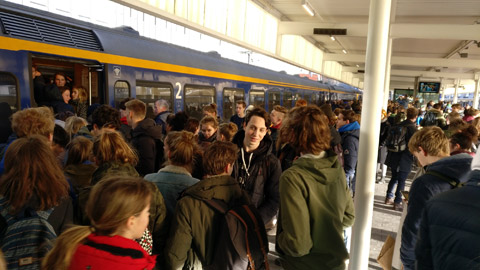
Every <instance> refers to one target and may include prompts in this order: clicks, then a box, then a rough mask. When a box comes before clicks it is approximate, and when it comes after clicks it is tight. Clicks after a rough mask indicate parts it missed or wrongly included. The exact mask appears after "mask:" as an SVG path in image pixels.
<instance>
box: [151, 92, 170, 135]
mask: <svg viewBox="0 0 480 270" xmlns="http://www.w3.org/2000/svg"><path fill="white" fill-rule="evenodd" d="M169 107H170V106H169V105H168V102H167V101H166V100H164V99H159V100H157V101H155V104H154V106H153V113H154V114H155V123H156V124H157V126H161V127H162V133H163V135H165V134H167V117H168V116H169V115H170V112H169V111H168V109H169Z"/></svg>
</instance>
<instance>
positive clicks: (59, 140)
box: [52, 125, 70, 161]
mask: <svg viewBox="0 0 480 270" xmlns="http://www.w3.org/2000/svg"><path fill="white" fill-rule="evenodd" d="M69 142H70V136H69V135H68V133H67V132H66V131H65V129H64V128H62V127H61V126H59V125H55V128H54V130H53V140H52V150H53V153H54V154H55V156H56V157H57V158H58V159H59V160H60V161H63V158H64V153H65V148H66V147H67V144H68V143H69Z"/></svg>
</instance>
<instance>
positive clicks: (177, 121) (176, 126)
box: [167, 111, 189, 132]
mask: <svg viewBox="0 0 480 270" xmlns="http://www.w3.org/2000/svg"><path fill="white" fill-rule="evenodd" d="M188 118H189V117H188V115H187V113H186V112H183V111H180V112H177V113H176V114H174V115H172V114H171V115H169V116H168V117H167V132H170V131H182V130H184V129H185V124H186V123H187V121H188Z"/></svg>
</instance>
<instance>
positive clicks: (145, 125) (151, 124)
mask: <svg viewBox="0 0 480 270" xmlns="http://www.w3.org/2000/svg"><path fill="white" fill-rule="evenodd" d="M138 136H150V137H152V138H154V139H159V140H161V139H162V127H161V126H157V125H156V123H155V121H153V119H150V118H146V119H144V120H142V121H140V122H139V123H138V125H137V127H135V129H133V130H132V137H138Z"/></svg>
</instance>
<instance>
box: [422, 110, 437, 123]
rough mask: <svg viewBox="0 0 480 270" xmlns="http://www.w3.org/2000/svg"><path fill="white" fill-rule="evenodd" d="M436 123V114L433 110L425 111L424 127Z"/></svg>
mask: <svg viewBox="0 0 480 270" xmlns="http://www.w3.org/2000/svg"><path fill="white" fill-rule="evenodd" d="M436 125H437V115H436V114H435V113H434V112H430V111H428V112H426V113H425V116H424V117H423V125H422V126H424V127H429V126H436Z"/></svg>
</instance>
